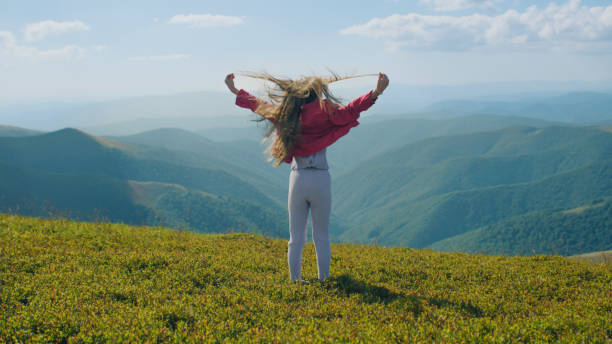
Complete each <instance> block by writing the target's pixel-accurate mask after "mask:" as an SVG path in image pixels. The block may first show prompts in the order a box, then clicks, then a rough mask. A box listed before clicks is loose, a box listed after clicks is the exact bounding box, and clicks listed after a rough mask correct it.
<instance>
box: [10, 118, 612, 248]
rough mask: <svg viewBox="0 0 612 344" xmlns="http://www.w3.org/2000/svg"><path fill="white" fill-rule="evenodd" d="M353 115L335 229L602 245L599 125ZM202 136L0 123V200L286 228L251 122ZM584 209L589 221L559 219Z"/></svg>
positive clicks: (157, 219)
mask: <svg viewBox="0 0 612 344" xmlns="http://www.w3.org/2000/svg"><path fill="white" fill-rule="evenodd" d="M362 122H363V123H362V124H361V125H360V126H358V127H356V128H354V129H353V131H352V132H351V133H350V134H349V135H348V136H346V137H345V138H343V139H341V140H340V141H339V142H338V143H337V144H335V145H334V146H332V147H331V148H330V149H329V160H330V166H331V170H330V171H331V173H332V176H333V182H332V185H333V205H334V206H333V212H332V222H331V226H330V233H331V235H332V238H333V239H334V240H335V241H344V242H362V243H374V244H379V245H390V246H411V247H430V248H434V249H437V250H464V251H468V252H486V253H491V254H531V253H533V252H538V253H543V252H553V253H554V252H560V253H562V254H577V253H583V252H586V251H587V250H590V251H600V250H609V249H610V248H612V241H611V239H610V238H609V234H608V233H610V230H609V219H610V218H612V214H610V211H609V209H610V208H609V206H608V203H609V197H612V178H611V177H612V132H611V131H610V130H609V127H607V126H579V125H576V124H571V125H569V124H563V123H560V122H551V121H546V120H542V119H534V118H528V117H516V116H489V115H468V116H462V117H456V118H439V119H411V118H404V119H402V118H391V119H387V120H385V119H384V118H383V119H379V120H370V119H368V118H364V120H363V121H362ZM207 132H208V133H209V135H210V136H209V137H206V133H207ZM214 134H215V132H214V131H213V129H211V130H208V131H204V132H202V131H201V132H199V133H195V132H193V131H188V130H185V129H178V128H164V129H155V130H151V131H146V132H142V133H139V134H134V135H123V136H106V137H101V136H94V135H91V134H88V133H86V132H84V131H82V130H77V129H70V128H68V129H63V130H58V131H54V132H48V133H41V132H37V131H32V130H27V129H20V128H15V127H7V126H4V127H0V171H1V174H2V179H1V180H0V210H2V211H5V212H17V213H20V214H25V215H36V216H53V215H54V214H55V215H57V214H60V215H66V214H67V215H69V216H72V217H76V218H83V219H108V220H111V221H114V222H126V223H131V224H153V225H156V224H164V225H168V226H172V227H175V228H183V229H191V230H197V231H202V232H223V231H254V232H259V233H263V234H266V235H270V236H277V237H287V235H288V234H287V232H288V231H287V213H286V195H287V184H288V173H289V171H288V165H284V166H282V167H280V168H274V167H272V166H271V164H269V163H267V162H266V157H265V155H264V154H263V150H264V149H265V146H264V145H262V144H260V142H258V141H259V139H260V138H261V136H260V135H261V129H257V128H256V127H252V128H250V129H249V131H247V130H246V129H245V128H236V129H235V131H234V130H233V129H232V128H226V129H225V131H219V132H217V133H216V135H217V136H215V135H214ZM599 204H602V205H601V206H599ZM592 205H597V206H592ZM583 208H584V209H587V208H588V209H590V210H588V211H586V210H585V211H584V212H582V213H580V215H579V216H574V215H572V214H577V213H576V212H572V209H583ZM580 216H582V217H580ZM585 216H586V217H588V218H589V219H593V220H592V221H591V222H588V223H592V224H593V225H592V226H588V225H585V226H583V227H576V226H573V225H572V224H575V223H577V221H578V222H580V221H583V220H584V219H585ZM547 223H548V224H550V226H548V227H547V226H546V225H545V224H547ZM553 224H554V225H553ZM562 224H563V225H562ZM606 226H608V227H606ZM587 227H588V228H587ZM511 237H516V238H517V239H516V240H514V241H513V240H510V239H509V238H511Z"/></svg>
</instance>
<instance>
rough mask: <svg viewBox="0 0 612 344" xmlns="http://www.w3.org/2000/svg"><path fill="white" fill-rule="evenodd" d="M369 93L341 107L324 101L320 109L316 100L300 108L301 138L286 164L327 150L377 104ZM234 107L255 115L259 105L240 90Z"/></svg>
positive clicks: (245, 92)
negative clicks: (244, 109) (247, 110)
mask: <svg viewBox="0 0 612 344" xmlns="http://www.w3.org/2000/svg"><path fill="white" fill-rule="evenodd" d="M371 93H372V91H370V92H368V93H366V94H364V95H362V96H361V97H359V98H357V99H355V100H353V101H352V102H350V103H348V104H347V105H344V106H339V105H337V104H333V103H331V102H329V101H328V100H327V99H326V100H325V101H324V104H323V106H320V105H319V102H318V101H313V102H310V103H308V104H305V105H302V112H301V114H300V139H299V140H298V141H297V142H295V143H294V146H293V151H292V152H291V154H290V155H289V156H288V157H287V159H286V160H285V162H286V163H291V160H292V159H293V157H294V156H307V155H311V154H314V153H316V152H318V151H320V150H321V149H323V148H327V147H329V146H331V145H332V144H333V143H334V142H336V141H337V140H338V139H339V138H341V137H342V136H344V135H346V134H347V133H348V132H349V130H351V128H353V127H356V126H358V125H359V122H358V121H357V119H358V118H359V114H360V113H361V112H362V111H365V110H367V109H369V108H370V106H372V105H373V104H374V103H375V102H376V99H372V98H371V97H370V94H371ZM236 105H238V106H240V107H243V108H247V109H251V111H253V112H255V110H257V106H258V105H259V104H258V103H257V100H256V98H255V97H254V96H252V95H251V94H249V93H248V92H247V91H245V90H243V89H241V90H240V92H238V94H237V95H236Z"/></svg>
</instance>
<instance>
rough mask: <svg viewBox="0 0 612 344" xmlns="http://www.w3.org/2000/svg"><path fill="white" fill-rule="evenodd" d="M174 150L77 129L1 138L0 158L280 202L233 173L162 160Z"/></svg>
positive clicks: (40, 168) (62, 170) (51, 169)
mask: <svg viewBox="0 0 612 344" xmlns="http://www.w3.org/2000/svg"><path fill="white" fill-rule="evenodd" d="M165 154H166V155H170V152H159V151H151V150H145V149H140V148H139V147H135V146H130V145H127V144H123V143H120V142H117V141H113V140H109V139H104V138H100V137H96V136H91V135H88V134H86V133H84V132H82V131H78V130H75V129H63V130H59V131H56V132H52V133H48V134H43V135H38V136H32V137H20V138H0V161H3V162H5V163H6V164H10V165H12V166H16V167H24V168H30V169H35V170H38V171H46V172H54V173H91V174H100V175H106V176H109V177H113V178H118V179H129V180H137V181H156V182H162V183H171V184H179V185H182V186H185V187H187V188H190V189H196V190H200V191H204V192H208V193H212V194H216V195H221V196H228V197H234V198H243V199H247V200H251V201H255V202H259V203H261V204H263V205H266V206H267V205H270V206H272V205H273V206H276V205H277V203H276V202H275V201H273V200H272V199H270V198H269V197H268V196H266V195H265V194H263V193H262V192H260V191H259V190H257V189H256V188H255V187H253V186H252V185H251V184H248V183H246V182H244V181H242V180H241V179H239V178H237V177H235V176H234V175H232V174H230V173H228V172H226V171H224V170H220V169H211V168H198V167H193V166H190V165H185V164H182V163H177V162H175V163H173V162H167V161H164V160H163V156H164V155H165Z"/></svg>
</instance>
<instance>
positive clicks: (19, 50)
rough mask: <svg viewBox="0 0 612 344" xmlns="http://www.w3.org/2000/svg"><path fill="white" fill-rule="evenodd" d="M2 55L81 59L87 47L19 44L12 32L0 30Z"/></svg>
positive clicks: (0, 51)
mask: <svg viewBox="0 0 612 344" xmlns="http://www.w3.org/2000/svg"><path fill="white" fill-rule="evenodd" d="M0 55H5V56H11V57H22V58H31V59H45V58H57V57H64V58H75V59H79V58H82V57H83V56H84V55H85V49H83V48H81V47H79V46H77V45H66V46H64V47H63V48H59V49H47V50H41V49H38V48H36V47H33V46H25V45H18V44H17V41H16V39H15V35H13V33H12V32H10V31H0Z"/></svg>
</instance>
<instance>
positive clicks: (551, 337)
mask: <svg viewBox="0 0 612 344" xmlns="http://www.w3.org/2000/svg"><path fill="white" fill-rule="evenodd" d="M286 250H287V242H286V241H284V240H277V239H266V238H263V237H261V236H257V235H248V234H225V235H204V234H195V233H191V232H178V231H172V230H168V229H164V228H143V227H128V226H124V225H109V224H92V223H76V222H68V221H63V220H59V221H48V220H40V219H32V218H23V217H15V216H6V215H0V254H1V255H2V259H1V260H0V281H1V283H2V288H0V300H1V301H2V302H1V306H0V342H72V341H76V342H103V341H112V342H170V341H172V342H175V341H178V342H220V341H225V342H330V341H342V342H415V341H416V342H445V343H465V342H509V341H517V342H557V341H559V342H570V343H572V342H576V343H580V342H606V341H610V340H611V339H612V331H610V328H611V327H610V312H611V311H612V297H610V296H611V295H610V290H609V286H610V283H611V281H612V266H610V265H599V264H593V263H587V262H581V261H573V260H569V259H565V258H562V257H558V256H535V257H512V258H510V257H493V256H482V255H468V254H459V253H454V254H449V253H437V252H434V251H430V250H410V249H403V248H381V247H375V246H359V245H334V246H333V247H332V252H333V258H332V278H331V279H330V280H329V281H327V282H324V283H319V282H315V281H313V280H311V283H310V284H302V285H296V284H292V283H290V282H289V281H288V272H287V266H286V264H287V261H286ZM304 259H305V260H304V277H305V278H308V279H312V278H314V277H315V276H316V271H315V269H316V268H315V265H316V264H315V256H314V250H313V247H312V245H311V244H309V245H307V246H306V248H305V252H304Z"/></svg>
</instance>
